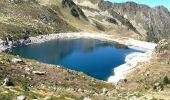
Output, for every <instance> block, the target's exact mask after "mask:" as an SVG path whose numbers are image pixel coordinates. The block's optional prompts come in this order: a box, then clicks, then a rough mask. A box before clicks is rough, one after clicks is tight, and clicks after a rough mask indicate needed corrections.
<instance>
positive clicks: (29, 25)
mask: <svg viewBox="0 0 170 100" xmlns="http://www.w3.org/2000/svg"><path fill="white" fill-rule="evenodd" d="M81 26H82V27H81ZM86 28H87V29H89V30H94V31H97V28H96V27H95V26H93V25H91V24H90V23H89V22H88V19H87V18H86V16H85V15H84V13H83V11H82V10H81V9H80V8H79V7H78V6H77V5H76V4H75V3H74V2H73V1H72V0H1V1H0V36H1V37H4V36H5V37H6V36H7V37H9V38H12V39H18V38H22V37H24V36H25V35H31V36H32V35H38V34H50V33H58V32H69V31H71V32H74V31H83V30H84V29H86Z"/></svg>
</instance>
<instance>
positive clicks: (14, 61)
mask: <svg viewBox="0 0 170 100" xmlns="http://www.w3.org/2000/svg"><path fill="white" fill-rule="evenodd" d="M11 62H13V63H20V62H23V60H22V59H19V58H12V59H11Z"/></svg>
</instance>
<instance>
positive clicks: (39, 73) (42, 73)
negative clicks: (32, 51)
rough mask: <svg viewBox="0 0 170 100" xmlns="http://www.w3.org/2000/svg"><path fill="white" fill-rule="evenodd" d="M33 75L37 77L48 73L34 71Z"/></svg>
mask: <svg viewBox="0 0 170 100" xmlns="http://www.w3.org/2000/svg"><path fill="white" fill-rule="evenodd" d="M32 73H34V74H36V75H45V73H46V72H41V71H32Z"/></svg>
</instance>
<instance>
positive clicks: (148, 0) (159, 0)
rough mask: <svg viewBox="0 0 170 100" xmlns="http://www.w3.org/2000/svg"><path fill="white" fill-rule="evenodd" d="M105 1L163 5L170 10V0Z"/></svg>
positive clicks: (153, 5)
mask: <svg viewBox="0 0 170 100" xmlns="http://www.w3.org/2000/svg"><path fill="white" fill-rule="evenodd" d="M105 1H111V2H117V3H121V2H127V1H133V2H136V3H139V4H146V5H148V6H150V7H155V6H158V5H163V6H165V7H166V8H168V10H169V11H170V0H105Z"/></svg>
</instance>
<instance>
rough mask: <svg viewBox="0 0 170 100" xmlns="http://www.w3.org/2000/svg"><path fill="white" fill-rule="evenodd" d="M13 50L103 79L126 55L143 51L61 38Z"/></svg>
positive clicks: (93, 41) (97, 41)
mask: <svg viewBox="0 0 170 100" xmlns="http://www.w3.org/2000/svg"><path fill="white" fill-rule="evenodd" d="M12 51H13V53H15V54H17V55H20V56H22V57H25V58H31V59H35V60H38V61H40V62H43V63H48V64H56V65H62V66H64V67H65V68H68V69H72V70H75V71H81V72H84V73H86V74H88V75H89V76H92V77H94V78H96V79H100V80H107V79H108V77H109V76H111V75H113V74H114V73H113V69H114V68H115V67H117V66H119V65H121V64H123V63H124V58H125V56H126V55H127V54H130V53H132V52H140V51H137V50H134V49H127V48H120V47H118V46H117V45H115V44H113V43H107V42H103V41H99V40H94V39H74V40H62V39H58V40H52V41H48V42H44V43H41V44H31V45H27V46H20V47H16V48H12Z"/></svg>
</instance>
